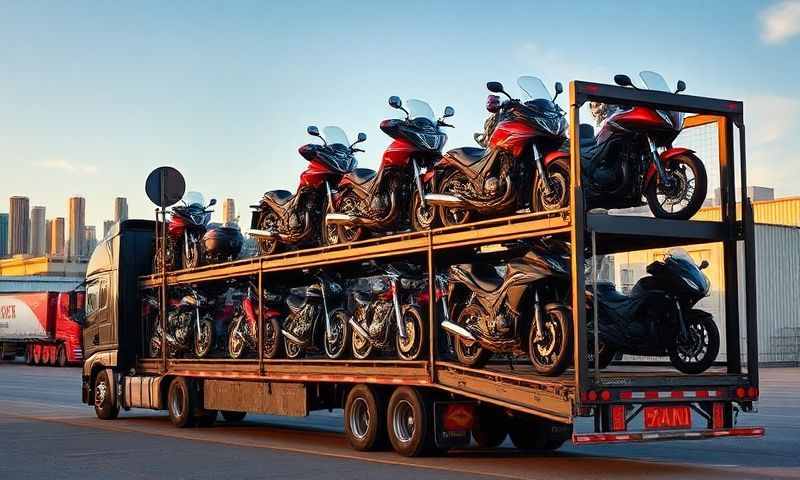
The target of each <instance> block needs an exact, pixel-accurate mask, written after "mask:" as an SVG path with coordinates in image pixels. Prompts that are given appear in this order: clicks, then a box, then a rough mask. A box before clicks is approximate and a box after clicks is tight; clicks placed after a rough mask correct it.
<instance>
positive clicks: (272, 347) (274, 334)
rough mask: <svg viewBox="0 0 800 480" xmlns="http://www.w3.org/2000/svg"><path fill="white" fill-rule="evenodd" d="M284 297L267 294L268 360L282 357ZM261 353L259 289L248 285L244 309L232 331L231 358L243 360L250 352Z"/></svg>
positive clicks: (264, 316)
mask: <svg viewBox="0 0 800 480" xmlns="http://www.w3.org/2000/svg"><path fill="white" fill-rule="evenodd" d="M282 300H283V297H282V296H280V295H277V294H274V293H271V292H269V291H268V290H264V292H263V300H262V312H261V316H262V319H263V322H264V323H263V328H262V329H263V332H262V340H263V344H264V350H263V354H264V358H277V357H278V355H279V354H280V353H281V347H282V342H281V325H280V322H279V321H278V319H279V318H281V316H283V315H285V312H283V311H282V310H281V309H280V308H279V307H280V305H281V304H282ZM257 351H258V287H256V286H255V285H253V284H252V283H248V286H247V293H246V294H245V296H244V298H243V299H242V303H241V307H240V308H237V309H236V313H235V314H234V316H233V321H232V322H231V324H230V326H229V327H228V356H229V357H230V358H241V357H242V356H243V355H244V354H245V353H247V352H257Z"/></svg>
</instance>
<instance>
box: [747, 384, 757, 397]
mask: <svg viewBox="0 0 800 480" xmlns="http://www.w3.org/2000/svg"><path fill="white" fill-rule="evenodd" d="M747 396H748V397H750V398H758V389H757V388H756V387H750V388H748V389H747Z"/></svg>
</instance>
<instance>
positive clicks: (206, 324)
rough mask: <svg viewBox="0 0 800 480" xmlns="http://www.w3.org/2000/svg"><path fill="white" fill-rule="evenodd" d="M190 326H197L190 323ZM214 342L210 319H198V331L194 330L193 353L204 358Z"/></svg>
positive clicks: (212, 326) (212, 325)
mask: <svg viewBox="0 0 800 480" xmlns="http://www.w3.org/2000/svg"><path fill="white" fill-rule="evenodd" d="M192 328H197V327H195V326H194V325H192ZM213 344H214V324H213V323H212V322H211V320H209V319H207V318H203V319H201V320H200V332H199V333H198V332H195V338H194V354H195V356H196V357H197V358H204V357H205V356H206V355H208V352H209V351H211V345H213Z"/></svg>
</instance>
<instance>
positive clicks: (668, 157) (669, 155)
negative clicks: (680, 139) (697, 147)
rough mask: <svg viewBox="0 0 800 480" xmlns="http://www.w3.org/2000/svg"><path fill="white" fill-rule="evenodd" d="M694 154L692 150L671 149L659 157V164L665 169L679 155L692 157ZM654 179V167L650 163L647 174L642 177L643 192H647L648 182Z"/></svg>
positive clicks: (682, 148)
mask: <svg viewBox="0 0 800 480" xmlns="http://www.w3.org/2000/svg"><path fill="white" fill-rule="evenodd" d="M694 153H695V152H694V150H692V149H690V148H685V147H672V148H670V149H668V150H666V151H664V153H662V154H661V155H660V157H661V164H662V165H664V166H665V167H666V166H667V165H669V163H670V161H672V159H673V158H675V157H677V156H679V155H694ZM655 177H656V166H655V165H654V164H653V162H650V166H649V167H648V168H647V173H646V174H645V176H644V190H647V187H649V186H650V182H652V181H653V178H655Z"/></svg>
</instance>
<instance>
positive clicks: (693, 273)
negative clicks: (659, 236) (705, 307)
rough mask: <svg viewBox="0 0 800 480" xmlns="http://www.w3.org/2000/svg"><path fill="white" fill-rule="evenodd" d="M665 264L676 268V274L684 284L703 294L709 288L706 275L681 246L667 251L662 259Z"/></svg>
mask: <svg viewBox="0 0 800 480" xmlns="http://www.w3.org/2000/svg"><path fill="white" fill-rule="evenodd" d="M664 262H665V263H666V264H671V265H673V266H674V267H675V269H676V270H677V274H678V275H679V276H680V277H681V278H682V279H683V280H684V282H686V284H687V285H688V286H689V287H690V288H692V289H694V290H696V291H697V292H698V293H702V294H703V295H705V294H707V293H708V291H709V290H710V288H711V282H710V281H709V280H708V277H706V276H705V274H704V273H703V272H701V271H700V269H699V268H698V267H697V264H696V263H694V259H693V258H692V257H691V256H690V255H689V253H688V252H687V251H686V250H684V249H682V248H673V249H671V250H669V252H667V256H666V258H665V259H664Z"/></svg>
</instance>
